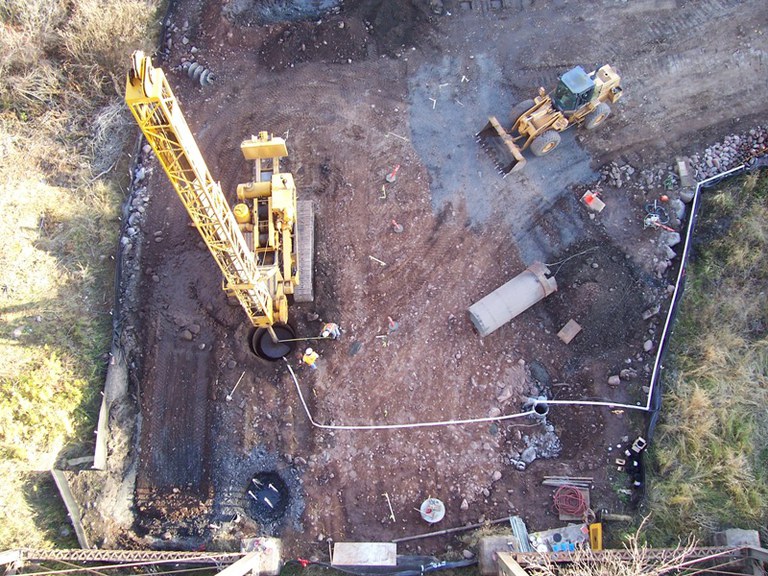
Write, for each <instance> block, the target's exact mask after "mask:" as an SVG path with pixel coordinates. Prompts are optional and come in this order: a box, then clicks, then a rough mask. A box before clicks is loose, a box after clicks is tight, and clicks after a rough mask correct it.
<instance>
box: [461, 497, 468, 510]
mask: <svg viewBox="0 0 768 576" xmlns="http://www.w3.org/2000/svg"><path fill="white" fill-rule="evenodd" d="M459 508H461V509H462V510H469V502H467V499H466V498H465V499H464V500H462V501H461V506H459Z"/></svg>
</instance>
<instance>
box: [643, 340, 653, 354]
mask: <svg viewBox="0 0 768 576" xmlns="http://www.w3.org/2000/svg"><path fill="white" fill-rule="evenodd" d="M643 350H644V351H646V352H650V351H651V350H653V340H646V341H645V342H643Z"/></svg>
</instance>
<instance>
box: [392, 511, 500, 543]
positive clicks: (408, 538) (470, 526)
mask: <svg viewBox="0 0 768 576" xmlns="http://www.w3.org/2000/svg"><path fill="white" fill-rule="evenodd" d="M502 522H509V516H506V517H505V518H497V519H496V520H488V521H487V522H479V523H477V524H467V525H466V526H457V527H456V528H446V529H445V530H439V531H437V532H427V533H426V534H417V535H416V536H405V537H404V538H395V539H394V540H392V542H394V543H395V544H399V543H400V542H409V541H411V540H419V539H420V538H429V537H430V536H443V535H445V534H453V533H454V532H462V531H464V530H474V529H475V528H480V527H482V526H485V525H487V524H501V523H502Z"/></svg>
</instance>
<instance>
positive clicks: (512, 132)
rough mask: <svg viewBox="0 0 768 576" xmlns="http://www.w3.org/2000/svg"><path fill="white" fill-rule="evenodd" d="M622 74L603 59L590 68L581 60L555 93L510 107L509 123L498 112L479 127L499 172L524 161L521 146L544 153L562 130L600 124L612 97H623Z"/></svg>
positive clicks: (479, 135)
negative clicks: (502, 120)
mask: <svg viewBox="0 0 768 576" xmlns="http://www.w3.org/2000/svg"><path fill="white" fill-rule="evenodd" d="M620 84H621V78H620V76H619V75H618V74H617V73H616V71H615V70H614V69H613V68H612V67H611V66H610V65H607V64H606V65H605V66H602V67H601V68H599V69H598V70H596V71H594V72H590V73H587V72H585V71H584V69H583V68H582V67H581V66H576V67H575V68H573V69H571V70H569V71H568V72H566V73H565V74H563V75H562V76H560V81H559V82H558V83H557V87H556V88H555V90H554V91H553V92H551V93H549V94H548V93H547V92H546V91H545V90H544V88H539V95H538V96H536V98H534V99H533V100H525V101H523V102H520V103H519V104H518V105H517V106H515V107H513V108H512V111H511V113H510V120H511V126H510V128H509V129H505V128H504V127H503V126H502V125H501V123H500V122H499V121H498V119H497V118H496V117H495V116H491V117H490V118H489V119H488V123H487V124H486V125H485V127H484V128H483V129H482V130H480V132H478V133H477V141H478V142H479V143H480V144H481V145H482V146H483V148H485V149H486V150H487V151H488V152H489V153H490V154H491V156H492V157H493V159H494V162H495V163H496V167H497V168H498V169H499V173H500V174H502V175H503V176H506V175H507V174H509V173H510V172H516V171H518V170H520V169H522V168H523V166H525V163H526V160H525V157H524V156H523V152H524V151H525V150H526V149H528V148H530V149H531V153H533V155H534V156H544V155H546V154H549V153H550V152H552V150H554V149H555V148H557V146H558V144H560V132H562V131H563V130H565V129H567V128H569V127H571V126H573V125H576V124H584V126H585V127H586V129H587V130H592V129H593V128H597V127H598V126H600V124H602V123H603V121H604V120H605V119H606V118H607V117H608V115H609V114H610V113H611V107H610V105H609V102H610V103H614V102H616V101H617V100H618V99H619V98H621V91H622V89H621V85H620Z"/></svg>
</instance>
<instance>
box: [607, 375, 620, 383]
mask: <svg viewBox="0 0 768 576" xmlns="http://www.w3.org/2000/svg"><path fill="white" fill-rule="evenodd" d="M619 384H621V377H620V376H618V375H616V374H614V375H613V376H610V377H609V378H608V386H618V385H619Z"/></svg>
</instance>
